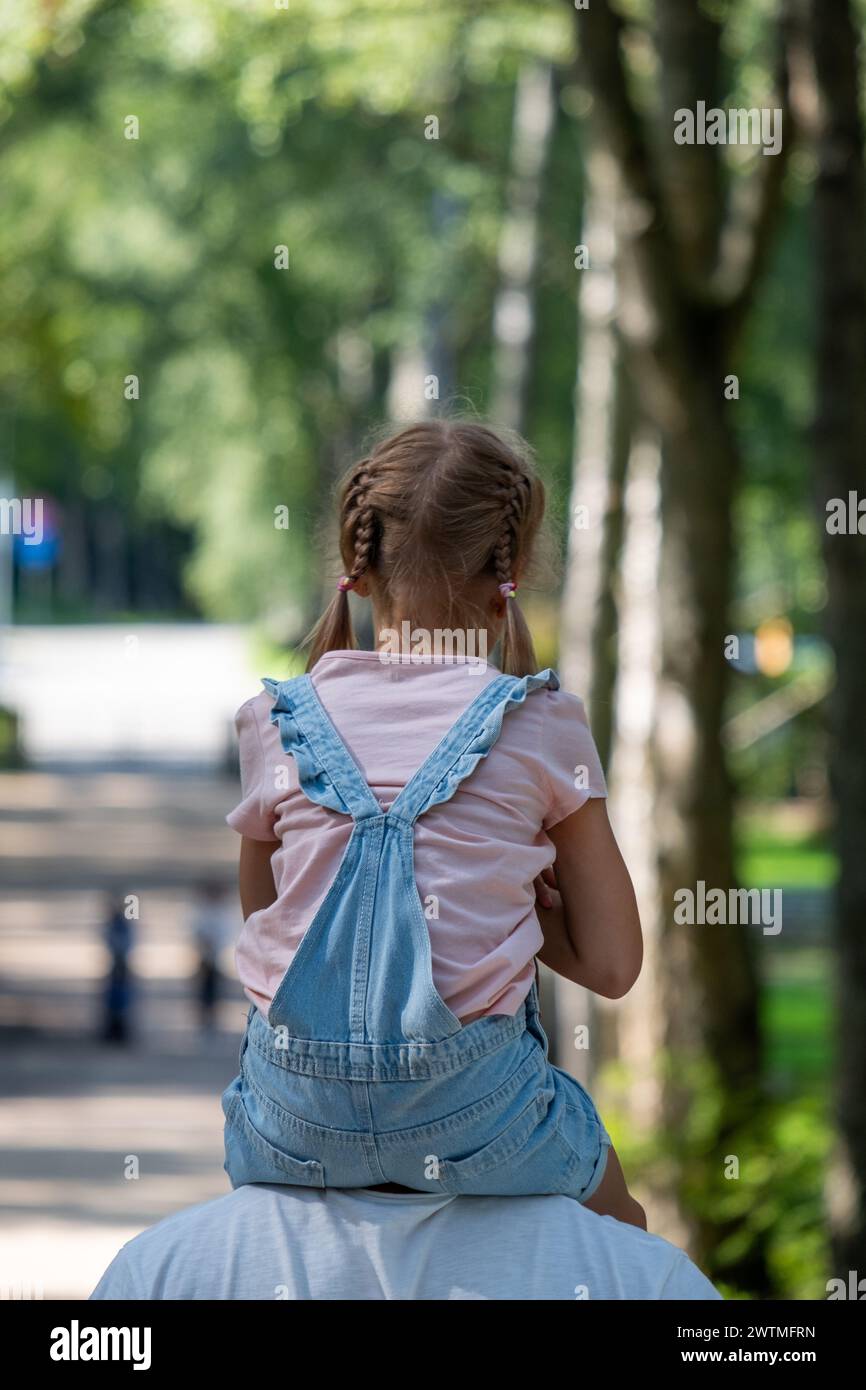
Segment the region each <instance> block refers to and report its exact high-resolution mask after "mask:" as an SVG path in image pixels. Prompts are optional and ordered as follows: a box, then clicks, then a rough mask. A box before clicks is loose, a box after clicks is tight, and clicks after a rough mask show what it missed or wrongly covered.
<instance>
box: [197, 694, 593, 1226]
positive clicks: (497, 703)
mask: <svg viewBox="0 0 866 1390" xmlns="http://www.w3.org/2000/svg"><path fill="white" fill-rule="evenodd" d="M264 684H265V687H266V688H267V690H268V691H269V693H270V694H271V695H272V696H273V697H274V705H273V709H272V712H271V720H272V722H273V723H274V724H276V725H277V727H278V728H279V731H280V737H281V742H282V746H283V748H284V749H285V751H286V752H287V753H290V754H291V755H292V757H293V758H294V759H295V764H296V767H297V771H298V779H299V783H300V787H301V790H302V791H303V792H304V793H305V795H306V796H307V797H309V799H310V800H311V801H314V802H317V803H318V804H319V805H321V806H326V807H328V808H329V809H330V810H332V811H336V812H338V813H340V814H341V815H347V816H351V818H352V820H353V830H352V835H351V838H350V840H349V844H348V846H347V848H346V851H345V854H344V856H343V859H342V861H341V863H340V867H339V870H338V872H337V875H336V877H335V879H334V881H333V883H332V884H331V887H330V888H329V890H328V892H327V894H326V896H325V898H324V901H323V902H322V904H321V907H320V908H319V910H318V912H317V913H316V916H315V917H314V919H313V921H312V923H311V924H310V926H309V928H308V929H307V931H306V933H305V935H304V936H303V938H302V940H301V944H300V946H299V948H298V950H297V952H296V954H295V956H294V958H293V960H292V962H291V965H290V966H289V968H288V970H287V971H286V974H285V976H284V977H283V980H282V982H281V984H280V986H279V988H278V990H277V992H276V994H275V996H274V999H273V1001H272V1003H271V1008H270V1011H269V1013H268V1018H267V1020H265V1018H264V1017H263V1016H262V1014H261V1013H260V1012H259V1011H258V1009H256V1007H255V1006H252V1007H251V1008H250V1011H249V1015H248V1020H247V1028H246V1032H245V1034H244V1039H243V1042H242V1045H241V1055H240V1074H239V1075H238V1076H237V1077H236V1078H235V1080H234V1081H233V1082H232V1084H231V1085H230V1086H229V1087H228V1089H227V1090H226V1092H225V1094H224V1096H223V1110H224V1112H225V1116H226V1126H225V1137H226V1162H225V1168H226V1172H227V1173H228V1174H229V1177H230V1179H231V1182H232V1186H233V1187H239V1186H241V1185H242V1184H244V1183H255V1182H260V1183H274V1182H276V1183H299V1184H304V1185H306V1186H313V1187H324V1186H328V1187H365V1186H369V1185H370V1184H373V1183H382V1182H397V1183H402V1184H403V1185H404V1186H406V1187H411V1188H415V1189H417V1190H419V1191H422V1192H423V1191H432V1192H436V1191H441V1192H452V1193H472V1194H475V1195H484V1194H490V1195H508V1194H514V1195H518V1194H532V1193H565V1194H567V1195H569V1196H573V1197H575V1198H577V1199H578V1200H581V1201H585V1200H586V1198H587V1197H589V1196H591V1194H592V1193H593V1192H594V1191H595V1188H596V1187H597V1185H598V1183H599V1182H600V1181H601V1178H602V1175H603V1172H604V1166H605V1162H606V1158H607V1152H608V1147H609V1145H610V1138H609V1136H608V1134H607V1131H606V1130H605V1128H604V1126H603V1124H602V1122H601V1119H600V1118H599V1115H598V1112H597V1111H596V1109H595V1106H594V1105H593V1102H592V1100H591V1098H590V1096H589V1095H588V1093H587V1092H586V1091H585V1090H584V1088H583V1087H582V1086H581V1085H580V1084H579V1083H578V1082H577V1081H576V1080H575V1079H574V1078H573V1077H572V1076H569V1075H568V1073H567V1072H564V1071H562V1070H561V1069H560V1068H558V1067H554V1066H552V1065H551V1063H550V1062H549V1060H548V1042H547V1038H546V1036H545V1033H544V1030H543V1028H542V1026H541V1022H540V1019H539V1015H538V992H537V986H536V983H535V982H533V985H532V988H531V990H530V993H529V995H528V996H527V999H526V1000H525V1001H524V1003H523V1004H522V1005H521V1007H520V1009H519V1010H518V1012H517V1013H516V1014H515V1015H513V1016H511V1015H506V1014H493V1015H487V1016H485V1017H483V1018H478V1019H475V1020H474V1021H473V1022H472V1023H469V1024H467V1025H465V1026H463V1025H461V1023H460V1020H459V1019H458V1018H457V1017H456V1016H455V1015H454V1014H453V1013H452V1011H451V1010H450V1009H449V1008H448V1006H447V1005H446V1004H445V1002H444V1000H443V999H442V998H441V996H440V995H439V993H438V992H437V990H436V988H435V986H434V984H433V976H432V970H431V961H430V938H429V935H428V931H427V925H426V921H425V918H424V913H423V910H422V907H421V902H420V899H419V896H418V890H417V888H416V885H415V878H414V870H413V834H414V824H415V821H416V820H417V818H418V817H419V816H420V815H423V814H424V812H425V811H427V810H428V809H429V808H430V807H431V806H435V805H437V804H439V803H440V802H443V801H447V800H448V798H449V797H451V796H452V795H453V794H454V792H455V791H456V789H457V787H458V786H459V785H460V783H461V782H462V781H463V780H464V779H465V778H466V777H468V776H469V775H470V774H471V773H472V771H473V770H474V769H475V767H476V766H477V764H478V762H479V760H480V759H481V758H483V757H486V756H487V754H488V753H489V752H490V749H491V748H492V747H493V745H494V743H495V742H496V739H497V738H498V736H499V733H500V731H501V728H502V721H503V718H504V717H505V715H506V714H507V713H508V711H509V710H511V709H514V708H515V707H517V706H518V705H520V704H522V703H523V702H524V701H525V700H526V699H527V698H528V697H529V696H530V695H532V694H533V692H535V691H537V690H543V689H554V690H555V689H557V688H558V684H559V682H558V679H557V677H556V675H555V674H554V673H553V672H552V671H542V672H541V673H539V674H538V675H536V676H524V677H522V678H518V677H516V676H506V675H500V676H498V677H497V678H496V679H495V680H493V681H491V682H490V683H489V684H488V685H487V686H485V688H484V689H483V690H482V691H481V692H480V693H479V694H478V695H477V696H476V698H475V699H474V700H473V701H472V703H471V704H470V705H469V707H468V708H467V709H466V710H465V711H464V713H463V714H462V715H461V716H460V718H459V719H458V720H457V722H456V723H455V724H454V725H453V726H452V728H451V729H450V730H449V731H448V733H447V734H446V735H445V736H444V738H443V739H442V740H441V741H440V743H439V744H438V745H437V747H436V748H435V749H434V750H433V752H432V753H431V754H430V756H429V757H428V758H427V759H426V760H425V762H424V763H423V765H422V766H421V767H420V768H419V770H418V771H417V772H416V773H415V775H414V776H413V777H412V778H411V779H410V780H409V782H407V784H406V786H405V787H404V788H403V789H402V791H401V792H400V793H399V795H398V796H397V798H396V800H395V801H394V802H393V804H392V805H391V807H390V808H389V810H387V811H383V809H382V807H381V806H380V805H379V803H378V801H377V800H376V798H375V797H374V796H373V793H372V792H371V791H370V788H369V787H368V786H367V784H366V783H365V781H364V779H363V777H362V776H361V773H360V770H359V769H358V767H357V765H356V763H355V761H354V759H353V758H352V756H351V754H350V753H349V751H348V749H347V748H346V747H345V745H344V744H343V742H342V740H341V739H340V738H339V736H338V734H337V732H336V730H335V729H334V726H333V725H332V724H331V721H330V719H329V718H328V715H327V713H326V712H325V710H324V708H323V706H322V704H321V702H320V701H319V698H318V696H317V694H316V692H315V689H314V687H313V684H312V681H311V680H310V678H309V676H300V677H297V678H296V679H294V680H289V681H283V682H277V681H271V680H265V682H264Z"/></svg>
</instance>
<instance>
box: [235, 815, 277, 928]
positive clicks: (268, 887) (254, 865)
mask: <svg viewBox="0 0 866 1390" xmlns="http://www.w3.org/2000/svg"><path fill="white" fill-rule="evenodd" d="M279 848H280V845H279V841H277V840H251V839H250V838H249V836H248V835H244V836H242V837H241V861H240V869H239V880H240V894H241V911H242V912H243V915H244V921H246V920H247V918H248V917H249V916H250V914H251V913H253V912H260V911H261V909H262V908H263V907H270V905H271V903H273V902H276V900H277V890H276V885H275V884H274V874H273V869H272V868H271V855H272V854H273V853H274V851H275V850H278V849H279Z"/></svg>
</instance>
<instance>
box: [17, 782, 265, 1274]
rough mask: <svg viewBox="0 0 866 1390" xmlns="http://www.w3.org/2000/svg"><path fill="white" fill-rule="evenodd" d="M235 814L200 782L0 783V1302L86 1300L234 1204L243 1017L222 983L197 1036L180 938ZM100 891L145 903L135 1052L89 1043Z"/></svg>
mask: <svg viewBox="0 0 866 1390" xmlns="http://www.w3.org/2000/svg"><path fill="white" fill-rule="evenodd" d="M236 799H237V798H236V784H235V783H234V782H233V781H232V780H231V779H228V778H219V777H217V776H207V775H205V774H185V775H183V774H179V773H177V772H175V773H171V772H161V773H140V772H119V771H114V772H97V771H78V772H70V771H67V772H49V771H30V772H22V773H4V774H0V821H2V840H0V844H2V849H0V881H2V884H3V887H2V890H0V1048H2V1066H0V1232H2V1234H0V1296H4V1297H9V1296H10V1294H12V1295H16V1294H18V1295H19V1296H20V1294H21V1293H22V1292H23V1293H24V1294H25V1295H26V1294H27V1292H28V1290H30V1291H31V1292H33V1293H35V1294H37V1295H38V1294H39V1293H40V1291H41V1293H42V1294H43V1296H44V1297H46V1298H52V1297H72V1298H83V1297H86V1296H87V1295H88V1293H89V1292H90V1290H91V1289H92V1288H93V1286H94V1284H95V1283H96V1281H97V1279H98V1278H99V1276H100V1274H101V1273H102V1270H103V1269H104V1267H105V1266H106V1264H107V1263H108V1261H109V1260H110V1259H111V1258H112V1257H113V1255H114V1254H115V1252H116V1251H117V1249H118V1248H119V1247H120V1245H121V1244H122V1243H123V1242H124V1241H125V1240H127V1239H129V1238H130V1237H131V1236H133V1235H135V1234H136V1233H137V1232H138V1231H140V1230H142V1229H143V1228H144V1227H145V1226H148V1225H151V1224H152V1223H153V1222H154V1221H156V1220H158V1219H160V1218H161V1217H163V1216H165V1215H166V1214H168V1213H169V1212H171V1211H175V1210H177V1209H178V1208H181V1207H184V1206H188V1205H190V1204H191V1203H194V1202H199V1201H204V1200H207V1199H209V1198H211V1197H216V1196H219V1195H221V1194H223V1193H225V1192H227V1191H228V1190H229V1185H228V1180H227V1178H226V1176H225V1174H224V1173H223V1171H222V1113H221V1110H220V1104H219V1097H220V1092H221V1091H222V1089H223V1088H224V1087H225V1085H226V1084H227V1083H228V1082H229V1081H230V1079H231V1078H232V1076H233V1075H234V1073H235V1070H236V1061H237V1050H238V1043H239V1038H240V1034H241V1031H242V1028H243V1023H244V1017H245V1006H244V1002H243V996H242V993H241V991H240V989H239V987H238V985H237V983H236V982H235V981H232V982H231V984H230V986H229V987H228V989H227V991H226V994H227V997H226V998H225V999H224V1001H223V1003H222V1004H221V1006H220V1011H219V1015H218V1019H217V1028H216V1029H215V1030H214V1032H213V1033H211V1034H209V1035H208V1034H204V1033H203V1032H202V1031H201V1029H200V1028H199V1026H198V1020H197V1015H196V1012H195V1009H194V1006H193V1002H192V994H191V990H192V979H191V975H192V971H193V969H194V965H195V960H194V956H193V953H192V950H191V947H190V943H189V939H188V927H187V921H188V909H189V904H190V900H191V891H192V887H193V881H194V876H195V875H196V874H197V873H199V872H200V871H201V869H202V868H203V867H208V868H210V869H213V870H215V871H216V872H217V873H224V874H225V875H226V878H227V880H229V879H231V878H232V876H233V873H234V867H233V866H234V863H235V855H236V852H237V843H236V836H235V835H234V834H233V832H232V831H231V830H229V829H228V827H227V826H226V825H225V824H224V821H223V817H224V815H225V813H226V811H227V810H228V809H229V808H230V807H231V806H232V805H233V804H234V801H235V800H236ZM108 888H111V889H119V890H121V891H122V892H124V893H135V894H137V895H138V897H139V902H140V919H139V923H138V926H137V935H138V944H137V946H136V951H135V969H136V972H137V976H138V979H139V997H138V1005H137V1029H136V1035H135V1040H134V1042H133V1043H132V1044H131V1045H129V1046H119V1045H111V1044H106V1043H103V1042H101V1041H99V1039H98V1033H97V1028H98V1011H99V988H100V977H101V974H102V972H103V970H104V968H105V958H104V955H103V952H102V948H101V945H100V935H99V928H100V916H101V911H102V905H103V902H104V896H105V891H106V889H108ZM239 926H240V915H239V914H238V927H239ZM130 1160H135V1161H137V1166H138V1176H137V1177H129V1176H126V1173H127V1172H128V1171H130V1169H131V1168H134V1165H133V1164H132V1163H131V1161H130Z"/></svg>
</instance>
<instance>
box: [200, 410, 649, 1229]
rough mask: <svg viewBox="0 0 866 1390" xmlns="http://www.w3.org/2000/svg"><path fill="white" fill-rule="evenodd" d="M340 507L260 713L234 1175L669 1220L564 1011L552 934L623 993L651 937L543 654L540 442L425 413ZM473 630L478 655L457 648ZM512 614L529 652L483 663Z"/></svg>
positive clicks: (251, 782)
mask: <svg viewBox="0 0 866 1390" xmlns="http://www.w3.org/2000/svg"><path fill="white" fill-rule="evenodd" d="M339 508H340V550H341V554H342V558H343V563H344V564H345V567H346V574H345V575H344V576H343V577H342V578H341V579H340V580H339V582H338V584H337V591H336V593H335V596H334V599H333V601H332V602H331V605H330V607H329V608H328V609H327V611H326V612H325V614H324V616H323V617H322V619H321V621H320V622H319V624H318V626H317V627H316V629H315V630H314V633H313V634H312V638H311V641H312V650H311V656H310V663H309V666H308V674H306V675H304V676H300V677H297V678H295V679H293V680H288V681H283V682H278V681H273V680H265V681H264V682H263V684H264V686H265V687H266V692H267V693H262V694H259V695H258V696H255V697H254V698H253V699H251V700H249V701H247V703H246V704H245V705H243V706H242V707H241V709H240V711H239V712H238V716H237V728H238V734H239V741H240V756H241V775H242V787H243V800H242V802H241V804H240V805H239V806H238V807H237V808H236V809H235V810H234V811H232V812H231V814H230V815H229V816H228V818H227V819H228V821H229V824H230V825H232V826H233V827H234V828H235V829H236V830H238V831H239V832H240V833H241V835H242V836H243V839H242V842H241V858H240V889H241V903H242V907H243V913H244V918H245V925H244V929H243V932H242V935H241V938H240V941H239V944H238V949H237V962H238V970H239V975H240V979H241V981H242V983H243V985H244V988H245V991H246V994H247V996H248V997H249V999H250V1000H251V1007H250V1010H249V1016H248V1022H247V1028H246V1032H245V1035H244V1039H243V1043H242V1046H241V1056H240V1063H241V1072H240V1075H239V1076H238V1077H237V1078H236V1079H235V1081H234V1082H232V1084H231V1086H229V1088H228V1089H227V1091H226V1092H225V1095H224V1097H223V1108H224V1111H225V1115H226V1164H225V1167H226V1171H227V1172H228V1174H229V1176H230V1178H231V1181H232V1184H233V1186H235V1187H238V1186H240V1185H241V1184H244V1183H255V1182H259V1183H301V1184H306V1185H310V1186H315V1187H324V1186H326V1185H327V1186H329V1187H372V1186H380V1185H383V1184H384V1185H386V1186H387V1185H390V1184H399V1185H401V1186H402V1187H407V1188H410V1189H412V1190H419V1191H433V1192H437V1191H438V1192H448V1193H473V1194H481V1195H483V1194H504V1195H508V1194H522V1193H526V1194H531V1193H566V1194H568V1195H570V1196H572V1197H574V1198H576V1199H577V1200H578V1201H580V1202H583V1203H584V1204H585V1205H586V1206H588V1207H590V1208H591V1209H592V1210H593V1211H597V1212H601V1213H604V1214H607V1215H611V1216H614V1217H618V1218H619V1219H620V1220H623V1221H629V1222H632V1223H634V1224H636V1225H639V1226H643V1227H645V1225H646V1222H645V1218H644V1213H643V1211H642V1209H641V1207H640V1206H639V1204H638V1203H637V1202H636V1201H635V1200H634V1199H633V1198H632V1197H631V1196H630V1195H629V1192H628V1189H627V1187H626V1184H625V1180H624V1177H623V1173H622V1169H621V1167H620V1164H619V1161H618V1160H617V1157H616V1154H615V1153H614V1151H613V1149H612V1148H611V1144H610V1138H609V1136H608V1134H607V1131H606V1130H605V1128H604V1125H603V1124H602V1121H601V1119H600V1118H599V1115H598V1112H597V1111H596V1109H595V1106H594V1104H593V1102H592V1100H591V1098H590V1096H589V1095H588V1093H587V1092H586V1090H585V1089H584V1088H583V1087H582V1086H581V1085H580V1084H579V1083H578V1082H577V1081H576V1080H575V1079H574V1078H573V1077H572V1076H570V1075H569V1074H568V1073H567V1072H565V1071H562V1070H560V1068H558V1067H554V1066H552V1065H551V1064H550V1062H549V1060H548V1043H547V1038H546V1036H545V1033H544V1030H543V1028H542V1026H541V1022H540V1019H539V1014H538V993H537V984H536V965H535V957H536V956H537V957H538V959H539V960H541V961H543V962H544V963H545V964H546V965H547V966H549V967H550V968H551V969H552V970H555V971H556V972H557V973H558V974H560V975H563V976H564V977H565V978H566V979H568V980H574V981H576V982H577V983H579V984H582V985H584V986H586V988H588V989H591V990H594V991H595V992H596V993H598V994H601V995H604V996H606V997H608V998H612V999H615V998H619V997H620V996H621V995H623V994H625V993H626V992H627V991H628V990H629V989H630V988H631V986H632V984H633V983H634V981H635V980H636V978H637V976H638V973H639V971H640V965H641V957H642V942H641V932H640V924H639V921H638V915H637V909H636V904H635V899H634V893H633V890H632V886H631V881H630V879H629V876H628V873H627V871H626V868H625V866H624V864H623V862H622V858H621V856H620V854H619V851H618V849H617V846H616V843H615V841H614V838H613V834H612V832H611V830H610V826H609V824H608V820H607V815H606V810H605V800H604V798H605V795H606V791H605V785H604V779H603V776H602V771H601V767H600V764H599V760H598V756H597V753H596V750H595V747H594V744H593V741H592V736H591V734H590V731H589V728H588V726H587V722H586V717H585V714H584V711H583V705H582V703H581V701H580V700H579V699H577V698H576V697H575V696H573V695H567V694H565V693H564V692H562V691H561V690H560V689H559V681H558V679H557V677H556V676H555V675H554V673H553V672H552V671H549V670H547V671H541V672H540V673H538V674H535V666H536V663H535V658H534V654H533V650H532V642H531V639H530V636H529V632H528V629H527V627H526V624H525V622H524V619H523V617H522V616H521V613H520V609H519V607H518V604H517V600H516V598H515V592H516V589H517V584H518V582H519V580H520V577H521V575H522V574H523V573H524V572H525V570H526V566H527V564H528V562H529V560H530V557H531V552H532V547H533V542H534V540H535V538H536V534H537V532H538V528H539V524H540V522H541V519H542V513H543V509H544V493H543V488H542V484H541V482H540V481H539V479H538V478H537V476H536V475H535V472H534V469H533V466H532V463H531V461H530V456H529V452H528V450H527V448H526V446H524V445H522V443H521V444H511V443H506V442H505V441H504V440H502V439H500V438H499V437H498V436H497V435H496V434H494V433H493V432H492V431H491V430H489V429H487V428H485V427H484V426H482V425H479V424H463V423H454V422H445V421H441V420H435V421H425V422H423V423H420V424H415V425H411V426H409V427H408V428H406V429H403V430H401V431H400V432H399V433H398V434H396V435H394V436H392V437H391V438H389V439H386V440H385V441H384V442H382V443H380V444H378V445H377V447H376V448H374V449H373V450H372V452H371V453H370V455H369V457H368V458H365V459H363V460H362V461H361V462H360V463H358V464H356V465H355V466H354V467H353V468H352V469H351V470H350V472H349V474H348V475H347V477H346V479H345V480H344V482H343V485H342V489H341V493H340V499H339ZM348 589H353V590H354V591H355V593H356V594H359V595H360V596H361V597H363V598H368V599H370V601H371V603H372V609H373V627H374V631H375V632H376V633H377V634H379V638H378V642H377V650H375V651H369V652H368V651H358V650H355V649H354V638H353V633H352V628H351V623H350V618H349V605H348V598H347V590H348ZM404 624H408V627H404ZM407 632H408V633H409V634H411V636H410V641H409V643H406V642H405V641H403V642H402V651H401V652H398V653H397V659H396V661H395V651H394V634H395V633H397V634H400V633H404V634H405V633H407ZM425 634H427V637H426V641H425V640H424V635H425ZM437 634H438V635H439V636H438V640H437ZM461 635H462V636H463V640H464V642H465V643H466V646H465V647H464V648H463V651H464V653H465V650H466V649H468V650H469V651H470V652H472V651H473V650H474V653H475V659H472V658H470V659H467V657H466V656H465V654H461V650H460V646H459V644H458V646H457V651H456V652H445V651H444V650H443V647H445V646H448V645H449V643H452V644H453V643H454V642H455V637H456V638H459V637H460V636H461ZM497 637H501V651H502V658H501V670H498V669H496V668H494V667H492V666H490V665H487V664H484V663H482V662H479V661H478V659H477V657H478V653H479V651H480V652H482V653H483V651H484V650H486V648H485V646H484V642H485V641H488V642H489V645H490V647H491V648H492V646H493V643H494V642H495V640H496V639H497ZM473 639H478V641H477V644H476V646H475V647H474V649H473V646H472V642H473ZM419 647H420V648H422V649H423V650H422V655H424V659H422V660H418V659H417V652H418V649H419ZM413 652H414V653H415V656H414V659H413V655H412V653H413ZM554 861H555V866H556V867H555V880H554V878H553V875H552V873H551V866H552V865H553V864H554ZM554 883H555V888H554V887H553V884H554Z"/></svg>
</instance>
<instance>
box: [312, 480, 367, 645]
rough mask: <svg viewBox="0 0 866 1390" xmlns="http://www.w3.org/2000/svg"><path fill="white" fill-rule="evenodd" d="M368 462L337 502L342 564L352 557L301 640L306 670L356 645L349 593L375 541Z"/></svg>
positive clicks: (361, 571) (347, 481)
mask: <svg viewBox="0 0 866 1390" xmlns="http://www.w3.org/2000/svg"><path fill="white" fill-rule="evenodd" d="M369 463H370V460H369V459H363V460H362V461H361V462H360V463H359V464H358V465H357V466H356V467H355V468H354V469H353V470H352V472H351V474H350V475H349V477H348V478H347V479H346V482H345V483H344V485H343V488H342V495H341V499H340V515H341V525H340V551H341V553H342V556H343V561H344V562H345V561H346V559H347V556H351V562H350V564H349V569H348V573H347V574H344V575H343V576H342V578H341V579H340V580H339V582H338V584H337V592H336V593H335V594H334V597H333V598H332V599H331V602H330V603H329V604H328V607H327V608H326V609H325V611H324V613H323V614H322V616H321V618H320V619H319V621H318V622H317V623H316V625H315V627H314V628H313V630H312V632H311V633H310V634H309V635H308V636H307V637H306V638H305V639H304V645H305V646H306V645H309V648H310V655H309V659H308V661H307V670H308V671H309V670H310V668H311V667H313V666H315V664H316V662H317V661H318V659H319V657H320V656H322V655H324V653H325V652H334V651H351V650H353V649H354V648H355V647H356V646H357V645H358V644H357V642H356V640H355V633H354V630H353V628H352V615H351V612H350V610H349V590H350V589H353V588H354V587H355V585H356V584H357V582H358V580H359V579H360V578H361V575H362V574H364V573H366V571H367V570H368V569H370V568H371V566H372V565H373V563H374V558H375V550H376V544H377V540H378V523H377V519H376V513H375V511H374V509H373V507H372V506H371V505H370V501H369V492H370V475H369V471H368V469H369Z"/></svg>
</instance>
